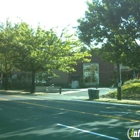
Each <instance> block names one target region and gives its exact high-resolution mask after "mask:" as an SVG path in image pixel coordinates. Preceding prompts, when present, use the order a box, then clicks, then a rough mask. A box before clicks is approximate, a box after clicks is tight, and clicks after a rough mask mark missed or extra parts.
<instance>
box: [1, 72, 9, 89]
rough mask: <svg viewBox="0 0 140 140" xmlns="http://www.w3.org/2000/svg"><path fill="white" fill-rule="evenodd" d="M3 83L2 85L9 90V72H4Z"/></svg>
mask: <svg viewBox="0 0 140 140" xmlns="http://www.w3.org/2000/svg"><path fill="white" fill-rule="evenodd" d="M2 83H3V84H2V85H3V87H4V89H5V90H8V74H7V73H5V74H4V77H3V81H2Z"/></svg>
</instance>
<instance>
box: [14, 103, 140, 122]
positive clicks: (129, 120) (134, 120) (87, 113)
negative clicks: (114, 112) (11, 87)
mask: <svg viewBox="0 0 140 140" xmlns="http://www.w3.org/2000/svg"><path fill="white" fill-rule="evenodd" d="M13 102H17V103H22V104H28V105H33V106H40V107H44V108H52V109H56V110H65V111H69V112H75V113H80V114H85V115H91V116H99V117H105V118H111V119H116V120H123V121H128V122H139V123H140V120H136V119H131V118H124V117H119V116H111V115H105V114H94V113H89V112H82V111H78V110H71V109H67V108H60V107H53V106H46V105H42V104H37V103H30V102H22V101H13Z"/></svg>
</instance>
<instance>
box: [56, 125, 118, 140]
mask: <svg viewBox="0 0 140 140" xmlns="http://www.w3.org/2000/svg"><path fill="white" fill-rule="evenodd" d="M57 125H58V126H62V127H65V128H69V129H74V130H77V131H81V132H84V133H89V134H92V135H96V136H100V137H104V138H108V139H111V140H119V139H118V138H115V137H111V136H107V135H104V134H100V133H96V132H91V131H88V130H83V129H79V128H76V127H72V126H67V125H64V124H59V123H58V124H57Z"/></svg>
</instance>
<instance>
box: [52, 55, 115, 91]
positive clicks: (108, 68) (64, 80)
mask: <svg viewBox="0 0 140 140" xmlns="http://www.w3.org/2000/svg"><path fill="white" fill-rule="evenodd" d="M75 70H76V72H73V73H69V74H67V73H63V72H58V71H56V73H57V74H58V75H59V78H53V79H52V82H53V83H54V84H56V85H62V86H63V85H64V86H68V85H69V86H72V83H73V82H76V83H75V84H77V82H78V84H77V87H91V86H96V85H99V86H109V85H111V83H110V80H111V78H112V77H113V76H114V70H115V67H114V64H112V63H108V62H104V61H103V60H101V59H100V58H99V56H98V55H96V54H94V55H93V56H92V58H91V62H88V63H80V64H78V65H76V66H75ZM74 87H75V88H76V85H75V86H74Z"/></svg>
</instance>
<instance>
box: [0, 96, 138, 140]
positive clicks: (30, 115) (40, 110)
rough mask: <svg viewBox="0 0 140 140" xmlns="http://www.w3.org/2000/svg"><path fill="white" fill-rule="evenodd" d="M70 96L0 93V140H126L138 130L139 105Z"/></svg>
mask: <svg viewBox="0 0 140 140" xmlns="http://www.w3.org/2000/svg"><path fill="white" fill-rule="evenodd" d="M69 96H70V94H69V95H57V94H55V95H48V96H27V95H26V96H25V95H24V96H21V95H0V140H57V139H58V140H59V139H60V140H128V138H127V131H128V129H130V128H134V129H135V130H136V129H137V130H138V129H140V109H139V108H140V107H139V106H136V105H135V106H134V105H122V104H109V103H97V102H90V101H83V100H77V99H75V100H72V98H70V99H69ZM139 139H140V138H139Z"/></svg>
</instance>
